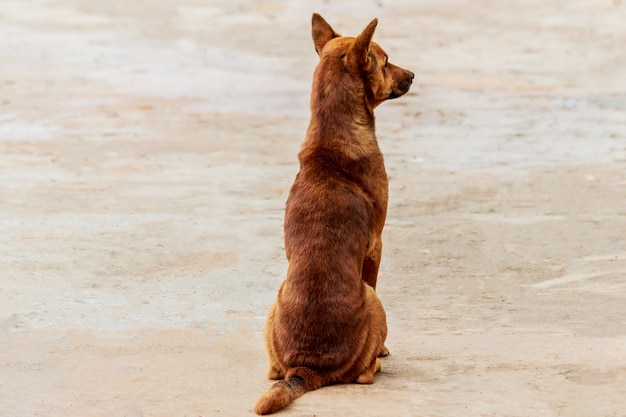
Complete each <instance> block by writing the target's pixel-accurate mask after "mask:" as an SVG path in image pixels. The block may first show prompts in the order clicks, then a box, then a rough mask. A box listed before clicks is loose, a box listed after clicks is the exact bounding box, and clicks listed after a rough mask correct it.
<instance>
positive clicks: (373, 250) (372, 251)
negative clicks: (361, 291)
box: [361, 236, 383, 289]
mask: <svg viewBox="0 0 626 417" xmlns="http://www.w3.org/2000/svg"><path fill="white" fill-rule="evenodd" d="M382 251H383V242H382V241H381V240H380V236H375V237H374V236H372V237H370V245H369V247H368V250H367V253H366V254H365V260H364V261H363V268H362V270H361V277H362V278H363V281H365V283H366V284H368V285H369V286H370V287H372V288H374V289H376V281H377V280H378V267H379V265H380V256H381V254H382Z"/></svg>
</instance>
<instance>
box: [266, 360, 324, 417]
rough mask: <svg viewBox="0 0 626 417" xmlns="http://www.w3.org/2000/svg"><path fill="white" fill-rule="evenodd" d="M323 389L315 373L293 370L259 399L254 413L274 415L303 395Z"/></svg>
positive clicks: (302, 369)
mask: <svg viewBox="0 0 626 417" xmlns="http://www.w3.org/2000/svg"><path fill="white" fill-rule="evenodd" d="M321 387H322V381H321V378H320V376H319V375H318V374H317V373H316V372H315V371H313V370H311V369H308V368H301V367H300V368H294V369H291V370H290V371H289V372H288V376H287V377H286V378H285V379H284V380H282V381H278V382H276V383H275V384H274V385H272V387H271V388H270V389H269V391H267V392H266V393H265V394H263V395H262V396H261V398H259V400H258V401H257V402H256V405H255V406H254V412H255V413H257V414H259V415H266V414H273V413H275V412H277V411H278V410H281V409H283V408H285V407H287V406H288V405H289V404H291V403H292V402H293V400H295V399H296V398H298V397H301V396H302V395H303V394H305V393H307V392H309V391H313V390H316V389H318V388H321Z"/></svg>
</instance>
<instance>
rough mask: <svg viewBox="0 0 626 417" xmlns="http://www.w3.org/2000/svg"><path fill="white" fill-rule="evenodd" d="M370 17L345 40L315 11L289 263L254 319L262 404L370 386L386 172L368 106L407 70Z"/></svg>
mask: <svg viewBox="0 0 626 417" xmlns="http://www.w3.org/2000/svg"><path fill="white" fill-rule="evenodd" d="M377 23H378V20H377V19H374V20H373V21H372V22H371V23H370V24H369V25H368V26H367V27H366V28H365V30H364V31H363V33H361V34H360V35H359V36H357V37H356V38H348V37H342V36H339V35H338V34H337V33H336V32H335V31H334V30H333V29H332V28H331V27H330V25H329V24H328V23H326V21H325V20H324V19H323V18H322V17H321V16H320V15H318V14H314V15H313V41H314V43H315V50H316V51H317V53H318V55H319V56H320V62H319V64H318V66H317V69H316V70H315V75H314V77H313V88H312V93H311V120H310V123H309V127H308V130H307V134H306V138H305V139H304V142H303V143H302V147H301V150H300V153H299V155H298V158H299V160H300V172H299V173H298V175H297V177H296V180H295V182H294V184H293V186H292V187H291V191H290V193H289V198H288V199H287V209H286V213H285V248H286V252H287V259H288V260H289V269H288V271H287V278H286V280H285V282H283V284H282V286H281V287H280V290H279V291H278V299H277V300H276V302H275V303H274V305H273V306H272V307H271V309H270V311H269V315H268V319H267V325H266V328H265V341H266V345H267V351H268V354H269V360H270V369H269V378H270V379H283V380H282V381H279V382H277V383H275V384H274V385H273V386H272V387H271V388H270V390H269V391H268V392H266V393H265V394H264V395H263V396H262V397H261V398H260V399H259V401H258V402H257V404H256V406H255V408H254V411H255V412H256V413H257V414H271V413H274V412H276V411H278V410H280V409H281V408H283V407H285V406H287V405H288V404H289V403H291V402H292V401H293V400H294V399H295V398H298V397H299V396H301V395H302V394H304V393H305V392H307V391H311V390H314V389H317V388H320V387H322V386H324V385H330V384H335V383H342V382H344V383H347V382H357V383H360V384H371V383H372V382H374V374H375V373H376V372H378V371H379V370H380V361H379V360H378V356H379V355H385V354H387V350H386V348H385V345H384V342H385V338H386V336H387V323H386V318H385V310H384V309H383V306H382V304H381V303H380V301H379V299H378V297H377V296H376V292H375V291H374V289H375V287H376V279H377V275H378V265H379V264H380V255H381V250H382V243H381V240H380V235H381V232H382V230H383V225H384V223H385V216H386V212H387V174H386V172H385V165H384V162H383V156H382V154H381V152H380V149H379V147H378V143H377V141H376V135H375V128H374V112H373V110H374V108H375V107H376V106H378V105H379V104H380V103H382V102H383V101H385V100H387V99H391V98H396V97H400V96H401V95H403V94H405V93H406V92H407V91H408V90H409V88H410V86H411V83H412V81H413V73H412V72H411V71H407V70H405V69H402V68H400V67H397V66H395V65H392V64H390V63H389V61H388V60H387V54H386V53H385V51H383V50H382V48H381V47H380V46H378V45H377V44H376V43H374V42H372V36H373V35H374V30H375V29H376V25H377Z"/></svg>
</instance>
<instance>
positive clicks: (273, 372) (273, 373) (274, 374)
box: [267, 367, 285, 381]
mask: <svg viewBox="0 0 626 417" xmlns="http://www.w3.org/2000/svg"><path fill="white" fill-rule="evenodd" d="M267 378H268V379H271V380H272V381H276V380H278V379H283V378H285V375H284V374H283V372H282V371H281V370H280V369H276V368H273V367H272V368H270V370H269V371H268V372H267Z"/></svg>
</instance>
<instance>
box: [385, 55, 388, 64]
mask: <svg viewBox="0 0 626 417" xmlns="http://www.w3.org/2000/svg"><path fill="white" fill-rule="evenodd" d="M388 64H389V57H388V56H386V57H385V66H387V65H388Z"/></svg>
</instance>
